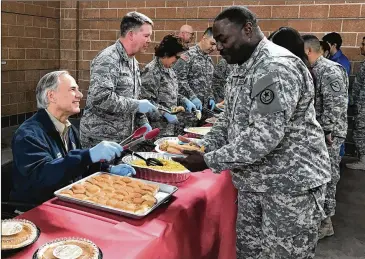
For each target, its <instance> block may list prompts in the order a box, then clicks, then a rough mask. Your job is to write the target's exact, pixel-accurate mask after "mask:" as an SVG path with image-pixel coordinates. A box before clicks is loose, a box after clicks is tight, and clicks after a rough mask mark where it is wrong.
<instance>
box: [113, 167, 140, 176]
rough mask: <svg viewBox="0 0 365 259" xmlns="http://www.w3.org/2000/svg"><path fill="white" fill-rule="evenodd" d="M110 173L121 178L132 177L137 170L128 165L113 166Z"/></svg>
mask: <svg viewBox="0 0 365 259" xmlns="http://www.w3.org/2000/svg"><path fill="white" fill-rule="evenodd" d="M109 172H110V173H111V174H116V175H121V176H132V175H135V174H136V170H134V168H133V167H131V166H130V165H127V164H120V165H113V166H111V167H110V170H109Z"/></svg>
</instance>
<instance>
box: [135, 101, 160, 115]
mask: <svg viewBox="0 0 365 259" xmlns="http://www.w3.org/2000/svg"><path fill="white" fill-rule="evenodd" d="M138 102H139V104H138V111H139V112H140V113H147V112H158V110H157V108H156V106H154V105H153V104H152V103H151V102H150V101H148V100H139V101H138Z"/></svg>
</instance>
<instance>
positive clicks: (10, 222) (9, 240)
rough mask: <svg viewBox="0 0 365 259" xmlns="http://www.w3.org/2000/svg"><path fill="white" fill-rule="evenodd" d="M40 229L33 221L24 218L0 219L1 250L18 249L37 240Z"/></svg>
mask: <svg viewBox="0 0 365 259" xmlns="http://www.w3.org/2000/svg"><path fill="white" fill-rule="evenodd" d="M39 235H40V231H39V229H38V228H37V226H36V225H34V223H33V222H31V221H29V220H25V219H5V220H2V221H1V251H10V250H14V249H20V248H23V247H26V246H28V245H31V244H33V243H34V242H35V241H37V239H38V237H39Z"/></svg>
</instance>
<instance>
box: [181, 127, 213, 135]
mask: <svg viewBox="0 0 365 259" xmlns="http://www.w3.org/2000/svg"><path fill="white" fill-rule="evenodd" d="M211 129H212V127H191V128H185V129H184V131H185V132H187V133H193V134H197V135H202V136H204V135H206V134H207V133H208V132H209V131H210V130H211Z"/></svg>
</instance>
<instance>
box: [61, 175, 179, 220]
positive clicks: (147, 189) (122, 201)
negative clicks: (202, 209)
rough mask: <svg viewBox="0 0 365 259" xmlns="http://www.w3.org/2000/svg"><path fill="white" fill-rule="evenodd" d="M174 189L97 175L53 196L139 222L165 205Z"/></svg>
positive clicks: (175, 188)
mask: <svg viewBox="0 0 365 259" xmlns="http://www.w3.org/2000/svg"><path fill="white" fill-rule="evenodd" d="M177 190H178V188H177V187H176V186H172V185H168V184H162V183H156V182H152V181H147V180H142V179H134V178H131V177H126V176H119V175H113V174H109V173H103V172H98V173H95V174H92V175H90V176H88V177H85V178H83V179H81V180H79V181H77V182H75V183H72V184H70V185H68V186H66V187H64V188H62V189H59V190H58V191H56V192H55V193H54V195H55V196H56V197H58V198H59V199H61V200H64V201H67V202H72V203H76V204H79V205H83V206H87V207H91V208H94V209H99V210H103V211H108V212H111V213H116V214H119V215H123V216H126V217H130V218H137V219H138V218H143V217H145V216H146V215H148V214H149V213H151V212H152V211H153V210H154V209H156V208H157V207H158V206H160V205H161V204H162V203H164V202H166V201H167V200H168V199H169V198H170V197H171V196H172V194H173V193H175V192H176V191H177Z"/></svg>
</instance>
